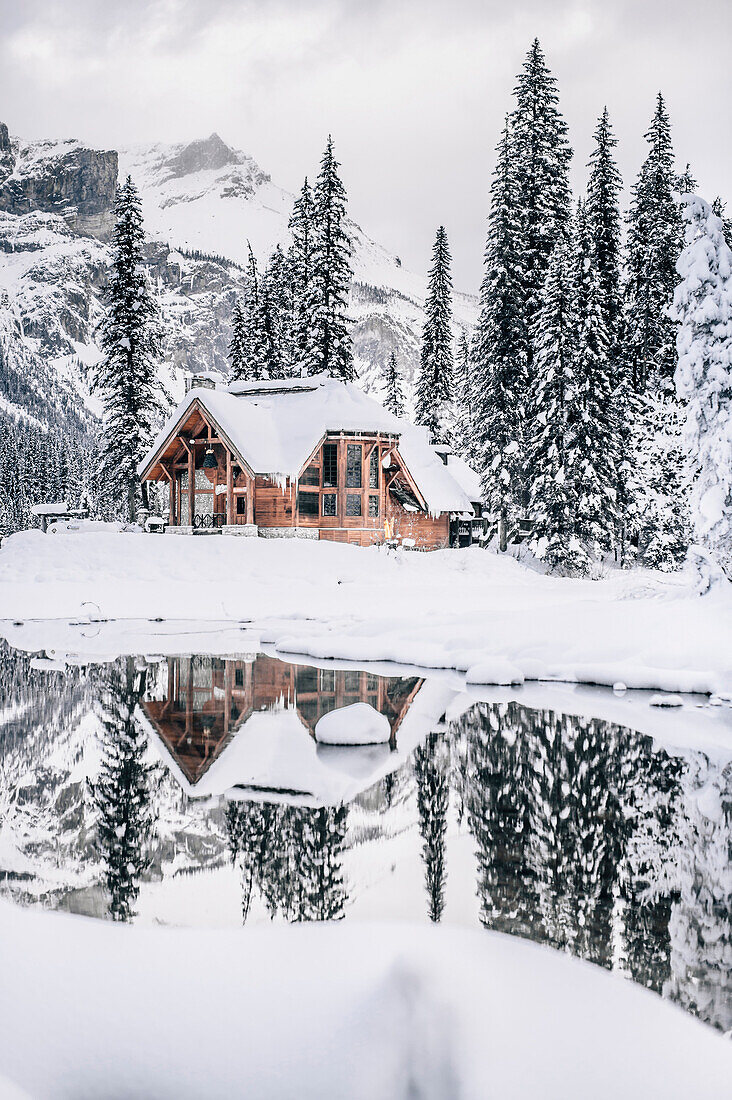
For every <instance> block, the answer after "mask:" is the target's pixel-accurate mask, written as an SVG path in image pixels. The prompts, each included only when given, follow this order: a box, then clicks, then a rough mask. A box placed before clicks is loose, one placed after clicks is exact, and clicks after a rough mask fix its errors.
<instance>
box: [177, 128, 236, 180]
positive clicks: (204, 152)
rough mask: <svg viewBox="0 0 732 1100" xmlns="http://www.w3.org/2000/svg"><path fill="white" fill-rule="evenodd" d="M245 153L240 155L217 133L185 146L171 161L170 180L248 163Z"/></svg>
mask: <svg viewBox="0 0 732 1100" xmlns="http://www.w3.org/2000/svg"><path fill="white" fill-rule="evenodd" d="M247 159H248V158H246V157H245V156H244V154H243V153H238V152H237V151H236V150H235V149H232V148H231V147H230V146H228V145H227V144H226V142H225V141H222V139H221V138H220V137H219V135H218V134H217V133H213V134H211V135H210V137H207V138H201V139H199V140H198V141H192V142H190V144H189V145H186V146H184V147H183V148H182V149H181V150H180V152H178V153H176V154H175V155H174V156H173V157H172V158H171V159H170V160H169V161H168V167H169V169H170V178H171V179H172V178H179V177H180V176H189V175H191V174H192V173H193V172H203V171H207V170H208V171H218V169H220V168H225V167H227V165H234V164H243V163H246V160H247Z"/></svg>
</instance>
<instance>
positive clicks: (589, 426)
mask: <svg viewBox="0 0 732 1100" xmlns="http://www.w3.org/2000/svg"><path fill="white" fill-rule="evenodd" d="M574 269H575V310H576V320H577V349H576V377H575V386H576V390H577V404H578V408H579V416H578V418H577V422H576V424H575V425H574V430H573V441H572V448H573V466H574V497H575V504H574V532H575V537H576V538H577V540H578V541H579V542H581V543H582V544H583V545H584V546H585V547H586V548H587V550H588V552H589V553H590V554H592V555H593V556H597V555H599V554H601V553H602V552H604V551H607V550H609V549H610V546H611V544H612V542H613V537H614V534H615V531H616V528H617V503H618V481H619V477H618V470H619V466H620V460H621V454H620V451H619V438H618V427H619V423H620V422H621V421H622V418H623V416H624V414H625V410H624V408H622V407H621V406H620V405H619V398H620V396H621V392H622V391H619V390H618V386H617V383H616V372H615V369H614V366H613V364H612V363H611V361H610V337H609V335H608V331H607V311H606V309H605V305H606V298H605V295H604V293H603V290H602V286H601V283H600V274H599V268H598V259H597V253H596V251H595V242H594V234H593V232H592V228H591V226H590V223H589V220H588V218H587V211H586V207H585V204H584V203H582V202H580V203H579V204H578V208H577V217H576V221H575V234H574Z"/></svg>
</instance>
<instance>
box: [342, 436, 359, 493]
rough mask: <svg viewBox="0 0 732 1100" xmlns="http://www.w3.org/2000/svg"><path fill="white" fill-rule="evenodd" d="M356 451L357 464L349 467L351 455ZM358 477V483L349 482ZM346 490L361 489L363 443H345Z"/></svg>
mask: <svg viewBox="0 0 732 1100" xmlns="http://www.w3.org/2000/svg"><path fill="white" fill-rule="evenodd" d="M356 451H358V462H356V463H354V465H353V466H351V462H350V459H351V455H352V454H353V455H354V457H355V452H356ZM351 477H354V478H355V477H358V482H354V481H351ZM345 488H346V489H363V443H346V484H345Z"/></svg>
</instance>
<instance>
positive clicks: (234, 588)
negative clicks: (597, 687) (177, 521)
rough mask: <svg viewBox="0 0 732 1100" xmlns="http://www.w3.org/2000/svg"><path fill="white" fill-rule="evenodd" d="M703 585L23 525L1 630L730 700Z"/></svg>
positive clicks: (489, 556) (4, 568)
mask: <svg viewBox="0 0 732 1100" xmlns="http://www.w3.org/2000/svg"><path fill="white" fill-rule="evenodd" d="M698 584H699V576H698V573H697V571H696V570H695V569H693V568H688V569H687V570H686V571H684V572H681V573H676V574H670V575H669V574H662V573H654V572H651V571H641V570H638V571H634V572H630V573H620V572H617V573H611V574H610V575H608V576H607V577H606V578H605V579H603V580H600V581H590V580H570V579H566V578H556V577H548V576H543V575H541V574H539V573H537V572H535V571H533V570H532V569H530V568H528V567H527V566H525V565H522V564H521V563H519V562H517V561H515V560H514V559H513V558H510V557H506V556H501V555H498V554H494V553H492V552H489V551H484V550H480V549H477V548H473V549H470V550H445V551H437V552H435V553H431V554H417V553H402V554H393V553H388V552H385V551H384V550H383V549H382V548H370V549H361V548H358V547H350V546H344V545H339V544H337V543H328V542H315V541H310V540H298V539H241V540H239V539H231V540H229V539H224V538H208V539H204V538H197V537H194V536H185V535H179V536H177V537H176V538H172V537H154V536H150V535H144V534H134V533H107V532H100V533H95V532H90V533H89V534H85V535H80V534H79V535H74V534H60V535H58V536H56V537H54V538H49V537H48V536H45V535H42V534H41V533H40V532H34V531H26V532H23V533H21V534H18V535H13V536H12V537H11V538H9V539H7V540H6V541H5V542H4V543H3V546H2V548H1V549H0V616H1V617H2V618H4V619H6V620H8V621H7V622H6V624H5V625H4V626H3V627H2V632H3V633H4V634H6V636H7V637H8V638H9V640H10V641H11V642H12V644H13V645H16V646H18V647H20V648H26V649H30V648H33V644H36V648H39V646H38V645H37V643H38V641H39V640H40V639H42V637H43V632H42V631H41V632H40V633H39V631H38V630H34V627H33V623H32V622H31V620H33V619H48V618H56V617H58V618H63V619H70V620H73V621H76V622H87V623H88V622H89V621H90V620H91V619H94V620H100V619H113V618H119V619H125V620H137V619H140V620H144V619H148V620H151V619H153V620H154V619H156V618H162V619H181V618H187V619H198V620H207V621H211V620H218V621H219V622H220V621H221V620H224V621H228V622H229V623H231V629H232V632H233V633H234V634H235V633H236V630H237V628H238V626H239V625H242V624H243V625H245V626H247V627H248V628H249V627H250V628H253V629H256V631H257V633H258V635H259V637H260V638H261V640H262V641H263V642H265V643H271V644H272V645H274V646H276V647H277V649H278V650H279V651H280V652H282V653H290V654H303V655H307V656H310V657H313V658H315V659H318V660H321V659H330V658H337V659H345V660H348V661H352V662H354V663H360V664H363V663H365V662H371V661H396V662H400V663H403V664H410V665H418V666H422V667H426V668H444V669H458V670H461V671H465V670H468V669H470V670H471V673H470V678H471V680H474V681H475V682H478V680H480V679H481V669H484V670H485V671H486V672H488V671H489V672H490V673H491V675H490V676H489V677H488V679H491V678H493V677H494V675H495V673H496V670H497V669H499V670H500V669H503V671H504V672H505V671H506V667H507V666H506V665H505V664H504V665H498V664H497V663H496V662H499V661H501V662H508V664H509V666H510V669H511V671H510V676H511V677H512V678H513V676H515V675H516V674H517V673H516V672H514V669H515V670H517V672H518V673H520V674H521V675H522V676H523V678H524V680H526V681H530V680H562V681H567V682H574V683H593V684H605V685H608V686H612V685H613V684H616V683H618V682H622V683H624V684H625V685H626V686H627V688H628V689H652V690H654V691H660V692H664V693H674V692H684V693H689V692H699V693H703V694H711V693H716V694H718V695H720V696H726V695H729V694H730V692H732V584H730V583H729V582H726V581H721V580H720V581H718V582H717V583H715V584H713V585H712V586H711V587H710V588H709V589H708V591H706V593H705V594H704V595H701V596H700V595H699V594H698V590H697V589H698ZM90 608H93V614H90V613H89V609H90ZM15 620H20V621H22V622H23V623H24V624H25V625H24V626H21V627H14V626H13V625H12V623H13V621H15ZM94 629H96V628H94ZM129 629H130V630H133V629H134V628H133V627H130V628H129ZM211 629H212V630H213V631H214V633H215V632H216V631H218V630H220V629H221V627H220V625H219V626H213V627H211ZM26 639H28V640H26ZM151 645H152V643H151V642H150V641H149V640H148V641H147V642H145V644H144V645H143V646H142V648H140V649H139V650H138V652H152V651H154V648H151ZM198 645H199V642H198V640H197V641H196V647H198ZM40 648H45V647H44V643H43V641H40ZM236 649H237V647H236V645H232V646H231V651H232V652H235V651H236ZM188 651H190V648H189V650H188ZM197 651H199V652H200V651H201V650H200V649H197ZM127 652H130V650H129V649H128V650H127ZM48 656H49V657H51V656H52V654H51V653H48ZM484 674H485V673H484ZM503 678H505V677H503Z"/></svg>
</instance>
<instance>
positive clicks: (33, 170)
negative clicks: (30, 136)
mask: <svg viewBox="0 0 732 1100" xmlns="http://www.w3.org/2000/svg"><path fill="white" fill-rule="evenodd" d="M117 168H118V165H117V153H116V152H114V151H113V150H109V151H100V150H97V149H87V148H85V147H84V146H82V145H80V144H79V142H77V141H64V142H58V141H46V142H35V143H32V144H28V143H24V142H20V141H11V139H10V138H9V135H8V128H7V126H6V125H5V124H4V123H2V124H0V210H4V211H6V212H7V213H9V214H29V213H32V212H34V211H40V212H43V213H47V214H59V215H61V216H62V217H64V218H65V219H66V221H67V222H68V223H69V225H70V226H71V227H72V228H73V229H75V230H76V231H77V232H78V233H84V234H89V235H92V236H94V237H97V238H98V239H99V240H107V239H108V237H109V235H110V233H111V230H112V224H113V221H112V210H113V207H114V195H115V188H116V186H117Z"/></svg>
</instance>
